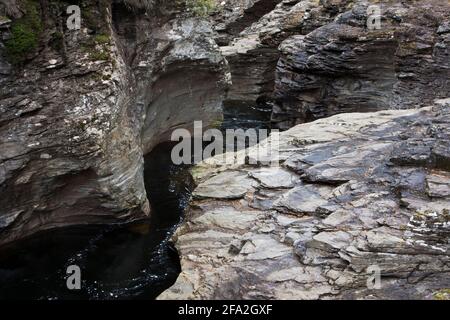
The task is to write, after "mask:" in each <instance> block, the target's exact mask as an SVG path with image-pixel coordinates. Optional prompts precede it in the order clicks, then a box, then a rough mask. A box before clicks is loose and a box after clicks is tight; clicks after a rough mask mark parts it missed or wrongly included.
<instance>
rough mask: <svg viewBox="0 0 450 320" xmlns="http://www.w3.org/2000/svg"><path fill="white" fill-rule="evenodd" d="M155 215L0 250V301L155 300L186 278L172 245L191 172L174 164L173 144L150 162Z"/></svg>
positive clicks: (67, 231)
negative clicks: (75, 283)
mask: <svg viewBox="0 0 450 320" xmlns="http://www.w3.org/2000/svg"><path fill="white" fill-rule="evenodd" d="M145 181H146V188H147V192H148V195H149V198H150V200H151V203H152V209H153V214H152V218H151V220H149V221H141V222H139V223H134V224H131V225H127V226H83V227H74V228H67V229H60V230H56V231H48V232H43V233H41V234H38V235H36V236H33V237H32V238H29V239H26V240H23V241H20V242H18V243H15V244H14V245H12V246H9V247H6V248H2V249H1V250H0V299H117V298H119V299H153V298H155V297H157V296H158V295H159V294H160V293H161V292H162V291H164V290H165V289H167V288H168V287H169V286H170V285H171V284H173V283H174V282H175V280H176V278H177V276H178V274H179V272H180V265H179V260H178V255H177V253H176V251H175V249H174V248H173V246H172V245H171V244H170V242H169V239H170V237H171V235H172V233H173V232H174V231H175V229H176V228H177V226H178V224H179V223H180V222H181V219H182V215H183V210H184V207H185V206H186V204H187V202H188V199H189V197H190V191H191V188H192V181H191V177H190V175H189V174H188V172H187V168H185V167H180V166H174V165H172V163H171V161H170V145H168V144H167V145H160V146H158V147H157V148H156V149H155V150H154V151H153V152H152V153H150V154H149V155H148V156H147V157H146V161H145ZM69 265H78V266H79V267H80V269H81V276H82V277H81V278H82V289H81V290H79V291H70V290H68V289H67V286H66V277H67V275H66V270H67V267H68V266H69Z"/></svg>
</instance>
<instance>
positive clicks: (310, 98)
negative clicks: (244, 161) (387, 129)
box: [273, 1, 450, 128]
mask: <svg viewBox="0 0 450 320" xmlns="http://www.w3.org/2000/svg"><path fill="white" fill-rule="evenodd" d="M362 3H363V4H360V3H358V2H356V1H355V4H354V6H353V8H352V9H351V10H349V11H347V12H344V13H342V14H341V15H339V16H338V17H337V18H336V19H335V20H334V21H333V22H332V23H329V24H326V25H324V26H323V27H320V28H317V29H316V30H314V31H313V32H311V33H309V34H307V35H295V36H293V37H290V38H288V39H287V40H285V41H284V42H283V43H282V44H281V46H280V51H281V58H280V60H279V62H278V65H277V71H276V86H275V97H276V99H277V102H278V103H277V108H275V109H274V114H273V121H274V122H276V123H277V125H278V126H279V127H281V128H289V127H291V126H292V125H295V124H296V123H302V122H307V121H312V120H315V119H319V118H322V117H326V116H330V115H333V114H337V113H342V112H367V111H376V110H382V109H404V108H410V107H411V106H415V107H421V106H422V107H423V106H425V105H427V104H429V103H431V102H432V101H433V99H435V98H437V97H441V98H445V97H447V96H449V94H450V92H449V90H450V83H449V78H450V65H449V61H450V60H449V58H448V57H449V54H450V51H449V50H450V49H449V48H450V47H449V41H450V35H449V29H448V21H449V18H450V5H449V4H448V2H447V1H418V2H414V3H409V2H399V1H388V2H383V3H382V4H380V10H381V11H380V13H381V14H382V19H380V25H379V29H373V30H368V24H367V22H368V21H369V19H370V15H369V14H368V10H367V9H368V4H370V3H368V2H366V3H365V4H364V2H363V1H362ZM369 13H370V12H369Z"/></svg>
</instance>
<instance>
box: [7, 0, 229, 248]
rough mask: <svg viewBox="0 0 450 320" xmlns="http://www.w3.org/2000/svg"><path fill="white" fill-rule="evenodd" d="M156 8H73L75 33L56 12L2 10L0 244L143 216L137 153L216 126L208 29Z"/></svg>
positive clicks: (218, 80) (223, 73)
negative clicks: (185, 131) (194, 127)
mask: <svg viewBox="0 0 450 320" xmlns="http://www.w3.org/2000/svg"><path fill="white" fill-rule="evenodd" d="M157 2H158V3H157V4H155V3H154V2H153V3H154V4H155V5H157V6H156V7H155V8H157V9H154V8H152V10H151V13H150V11H147V10H148V8H147V7H146V6H144V5H141V3H146V2H133V1H127V2H122V1H112V2H109V1H107V2H105V3H102V4H101V5H98V4H97V2H95V1H82V2H81V3H80V6H81V19H82V23H81V29H80V30H69V29H68V28H67V27H66V21H67V20H68V19H69V18H70V16H69V15H66V14H65V12H66V9H67V6H68V5H67V6H66V5H64V4H63V3H61V4H59V5H57V4H54V3H50V2H47V1H40V2H39V1H33V0H29V1H24V2H16V1H9V2H7V3H5V4H3V5H4V6H3V7H0V9H1V10H3V12H1V15H2V16H6V15H9V16H11V18H12V20H13V21H11V19H6V18H5V19H3V18H2V19H3V20H2V21H1V25H0V31H1V37H0V38H1V39H2V45H1V46H0V48H1V59H0V71H1V72H0V82H1V91H0V190H1V193H2V197H1V199H0V207H1V209H0V244H3V243H6V242H10V241H12V240H15V239H19V238H22V237H25V236H27V235H30V234H32V233H35V232H38V231H41V230H45V229H50V228H55V227H62V226H68V225H75V224H89V223H117V222H127V221H130V220H134V219H139V218H142V217H145V216H147V215H148V214H149V213H150V208H149V205H148V200H147V197H146V192H145V188H144V183H143V155H144V154H146V153H148V152H149V151H151V150H152V148H153V147H154V146H155V145H156V144H157V143H159V142H161V141H166V140H167V139H168V137H169V138H170V136H169V132H171V130H173V129H174V128H180V127H186V128H190V126H191V122H192V121H194V120H204V121H205V125H207V124H208V123H211V122H213V121H217V120H218V119H221V108H222V107H221V106H222V100H223V96H224V95H225V90H226V87H227V85H228V81H229V80H228V79H229V75H228V67H227V64H226V61H225V60H224V59H223V57H222V56H221V55H220V53H219V50H218V47H217V45H216V44H215V43H214V42H213V41H212V40H211V36H210V34H211V33H212V29H211V26H210V24H209V23H208V22H206V21H204V19H202V18H195V17H194V18H193V17H189V16H183V15H182V14H180V12H179V10H180V9H179V8H178V7H177V6H176V5H175V4H174V3H172V2H170V3H169V2H160V1H157ZM40 30H41V31H40ZM44 30H45V32H44ZM20 32H22V33H20ZM18 33H20V34H18ZM21 36H25V37H26V39H27V41H30V43H31V44H32V45H30V46H28V42H27V43H25V45H26V46H25V45H24V44H23V43H20V42H18V40H17V41H16V42H14V41H15V39H23V38H21ZM33 41H34V43H33ZM21 45H22V46H24V47H21ZM25 49H26V51H25ZM189 74H191V77H190V78H189V80H186V79H187V78H186V77H185V76H186V75H189Z"/></svg>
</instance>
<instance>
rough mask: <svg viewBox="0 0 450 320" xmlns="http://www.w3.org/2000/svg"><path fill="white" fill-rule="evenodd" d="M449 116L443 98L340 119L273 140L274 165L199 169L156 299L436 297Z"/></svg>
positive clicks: (445, 254) (445, 263)
mask: <svg viewBox="0 0 450 320" xmlns="http://www.w3.org/2000/svg"><path fill="white" fill-rule="evenodd" d="M449 115H450V104H449V102H448V100H441V101H438V102H437V103H436V104H434V105H433V106H432V107H426V108H422V109H419V110H401V111H400V110H399V111H382V112H377V113H353V114H341V115H336V116H333V117H330V118H327V119H322V120H318V121H315V122H312V123H308V124H302V125H298V126H296V127H294V128H292V129H290V130H288V131H286V132H284V133H282V134H281V137H280V141H279V147H280V153H279V155H278V159H280V165H281V166H280V167H258V166H250V165H243V164H234V165H219V164H218V163H220V161H218V160H217V158H212V159H209V160H207V161H205V162H203V163H201V164H199V165H198V166H197V167H196V168H195V169H194V170H193V173H194V175H195V178H196V180H197V183H198V187H197V191H196V192H194V199H193V200H192V204H191V208H190V210H189V212H188V215H187V219H186V222H185V223H184V225H183V226H182V227H181V228H180V229H179V230H178V232H177V233H176V236H175V238H174V239H175V243H176V247H177V249H178V251H179V254H180V257H181V265H182V273H181V274H180V276H179V278H178V280H177V282H176V283H175V285H174V286H173V287H171V288H170V289H169V290H167V291H166V292H164V293H163V294H162V295H161V296H160V299H330V298H352V299H354V298H364V299H372V298H373V299H375V298H376V299H381V298H384V299H404V298H408V299H433V298H437V297H438V296H439V294H440V292H443V291H442V290H444V291H445V289H446V288H448V287H449V286H450V277H449V275H450V265H449V263H450V256H449V254H450V245H449V240H448V239H449V235H450V225H449V222H450V215H449V212H450V211H449V209H450V197H449V194H448V191H449V183H450V180H449V179H448V177H449V169H450V168H449V163H450V145H449V141H450V120H449V119H450V117H449ZM262 145H264V143H263V144H262ZM255 150H256V148H251V149H250V154H252V152H254V151H255ZM236 156H237V157H238V158H239V157H241V158H242V157H245V151H241V152H239V153H237V154H236ZM280 178H282V179H280ZM243 181H245V183H244V182H243ZM229 187H230V188H229ZM238 187H239V188H238ZM230 193H232V195H233V196H232V197H231V196H230ZM373 270H379V271H380V272H381V288H378V289H377V288H373V287H371V286H370V285H371V284H372V282H370V281H368V280H369V278H370V276H372V275H373V273H371V272H372V271H373ZM367 283H369V286H368V284H367Z"/></svg>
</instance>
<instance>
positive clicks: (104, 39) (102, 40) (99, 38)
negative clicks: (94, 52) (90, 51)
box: [94, 34, 111, 45]
mask: <svg viewBox="0 0 450 320" xmlns="http://www.w3.org/2000/svg"><path fill="white" fill-rule="evenodd" d="M94 41H95V42H96V43H97V44H100V45H103V44H109V43H110V41H111V39H110V37H109V36H108V35H106V34H98V35H96V36H95V37H94Z"/></svg>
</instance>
